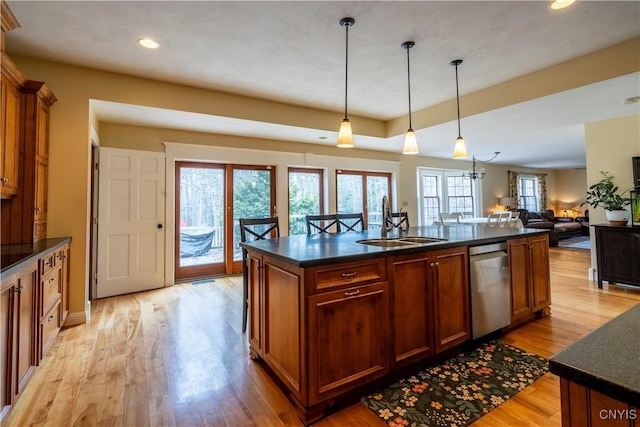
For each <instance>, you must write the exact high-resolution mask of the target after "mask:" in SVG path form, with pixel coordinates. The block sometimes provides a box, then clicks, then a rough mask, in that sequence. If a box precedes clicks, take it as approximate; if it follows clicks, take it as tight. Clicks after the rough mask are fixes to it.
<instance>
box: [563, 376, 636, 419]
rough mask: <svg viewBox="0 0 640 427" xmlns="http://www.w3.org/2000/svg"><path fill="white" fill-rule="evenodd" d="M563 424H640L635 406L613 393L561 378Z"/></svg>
mask: <svg viewBox="0 0 640 427" xmlns="http://www.w3.org/2000/svg"><path fill="white" fill-rule="evenodd" d="M560 398H561V405H560V408H561V411H562V427H635V426H640V423H639V422H638V416H639V415H640V414H639V413H638V412H639V411H640V407H634V406H632V405H629V404H628V403H624V402H621V401H620V400H617V399H615V398H613V397H610V396H606V395H604V394H602V393H598V392H597V391H595V390H593V389H590V388H588V387H584V386H582V385H580V384H576V383H574V382H572V381H569V380H567V379H566V378H560Z"/></svg>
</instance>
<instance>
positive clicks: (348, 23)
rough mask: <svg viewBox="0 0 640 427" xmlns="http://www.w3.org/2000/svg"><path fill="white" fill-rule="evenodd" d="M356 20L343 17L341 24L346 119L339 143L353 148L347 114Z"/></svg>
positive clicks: (341, 128)
mask: <svg viewBox="0 0 640 427" xmlns="http://www.w3.org/2000/svg"><path fill="white" fill-rule="evenodd" d="M355 23H356V20H355V19H353V18H342V19H341V20H340V26H341V27H342V28H344V29H345V32H346V43H345V66H344V119H342V123H340V131H339V132H338V144H337V146H338V147H340V148H353V132H352V131H351V122H350V121H349V116H348V115H347V88H348V86H347V82H348V77H349V73H348V72H349V28H350V27H353V24H355Z"/></svg>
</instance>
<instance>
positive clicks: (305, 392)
mask: <svg viewBox="0 0 640 427" xmlns="http://www.w3.org/2000/svg"><path fill="white" fill-rule="evenodd" d="M396 237H397V236H396V235H391V236H389V238H388V239H387V240H383V239H380V231H364V232H348V233H341V234H318V235H312V236H306V235H304V236H289V237H282V238H277V239H271V240H261V241H256V242H251V243H243V244H242V247H243V248H246V249H247V250H248V258H247V263H248V282H249V346H250V354H251V357H252V358H254V359H261V360H263V361H264V363H265V364H266V365H267V366H268V368H269V369H270V370H271V371H272V372H273V373H274V374H275V375H276V376H277V377H278V379H279V380H280V382H281V383H282V385H283V386H284V387H285V388H286V389H287V390H288V392H289V398H290V400H291V401H292V402H293V403H294V405H295V406H296V409H297V410H298V414H299V416H300V418H301V419H302V421H303V422H305V424H307V423H311V422H313V421H315V420H317V419H319V418H320V417H322V415H323V414H324V411H325V410H326V409H327V407H329V406H331V405H332V404H334V402H335V401H336V399H338V398H340V397H341V396H343V395H345V394H347V393H349V392H353V391H354V390H360V389H361V388H362V387H364V386H366V385H367V384H369V383H371V382H373V381H377V380H380V379H382V378H384V377H387V376H390V375H391V374H393V373H395V372H398V371H399V370H400V369H402V368H406V367H408V366H410V365H413V364H414V363H416V362H423V361H425V360H427V359H430V358H435V357H437V356H438V355H439V354H443V353H444V352H446V351H452V350H455V349H456V348H457V347H459V346H461V345H462V344H464V343H466V342H468V341H470V340H471V332H472V331H471V320H470V319H471V303H470V289H469V248H470V247H474V246H482V245H488V244H496V243H505V244H506V247H507V253H508V256H509V279H510V302H511V304H510V305H511V306H510V308H509V309H510V312H511V324H510V325H508V326H514V325H516V324H518V323H521V322H524V321H528V320H530V319H533V318H534V317H535V316H536V315H537V314H538V313H540V312H544V313H548V308H549V305H550V302H551V298H550V280H549V261H548V234H547V230H539V229H517V228H493V227H477V226H475V225H444V226H429V227H411V228H410V229H409V230H408V232H407V233H405V235H404V236H402V238H399V239H398V238H396Z"/></svg>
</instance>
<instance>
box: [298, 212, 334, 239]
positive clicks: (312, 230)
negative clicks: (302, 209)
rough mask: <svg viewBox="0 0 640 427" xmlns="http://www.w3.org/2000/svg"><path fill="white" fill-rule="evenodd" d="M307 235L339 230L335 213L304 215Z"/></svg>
mask: <svg viewBox="0 0 640 427" xmlns="http://www.w3.org/2000/svg"><path fill="white" fill-rule="evenodd" d="M305 221H306V222H307V235H311V234H322V233H334V232H339V231H340V230H339V228H338V218H337V216H336V214H322V215H306V216H305Z"/></svg>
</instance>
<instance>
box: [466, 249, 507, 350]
mask: <svg viewBox="0 0 640 427" xmlns="http://www.w3.org/2000/svg"><path fill="white" fill-rule="evenodd" d="M506 250H507V244H506V243H495V244H491V245H483V246H474V247H470V248H469V260H470V265H471V274H470V276H471V277H470V280H471V319H472V328H473V338H474V339H476V338H479V337H481V336H483V335H487V334H489V333H491V332H494V331H497V330H499V329H501V328H503V327H505V326H508V325H509V324H510V323H511V291H510V286H509V259H508V255H507V252H506Z"/></svg>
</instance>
